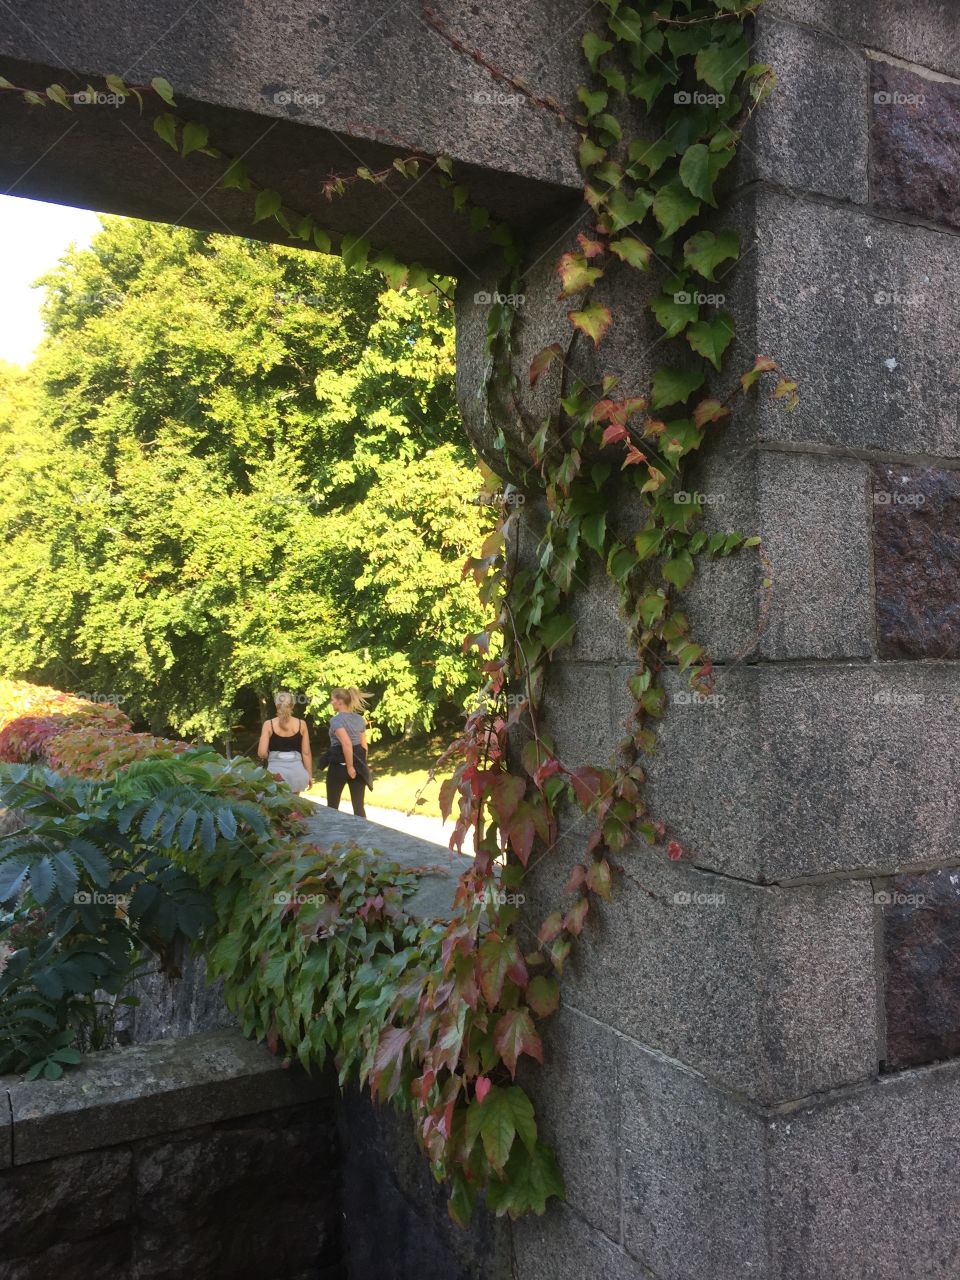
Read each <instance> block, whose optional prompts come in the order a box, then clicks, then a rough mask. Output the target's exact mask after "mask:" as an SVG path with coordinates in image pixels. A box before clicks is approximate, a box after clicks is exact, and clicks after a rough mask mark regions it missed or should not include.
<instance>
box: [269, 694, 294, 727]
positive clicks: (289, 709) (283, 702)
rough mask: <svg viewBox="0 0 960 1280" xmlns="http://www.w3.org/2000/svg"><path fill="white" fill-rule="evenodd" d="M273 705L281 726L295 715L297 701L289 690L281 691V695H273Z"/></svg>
mask: <svg viewBox="0 0 960 1280" xmlns="http://www.w3.org/2000/svg"><path fill="white" fill-rule="evenodd" d="M273 704H274V706H275V707H276V708H277V719H278V720H279V721H280V723H281V724H286V723H287V721H288V720H289V719H290V717H291V716H292V715H293V708H294V707H295V706H296V699H295V698H294V696H293V694H292V693H290V692H289V691H288V690H287V689H281V690H280V691H279V693H275V694H274V695H273Z"/></svg>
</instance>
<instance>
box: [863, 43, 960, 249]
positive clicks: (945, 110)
mask: <svg viewBox="0 0 960 1280" xmlns="http://www.w3.org/2000/svg"><path fill="white" fill-rule="evenodd" d="M871 90H872V97H873V126H872V130H871V139H872V146H873V170H872V172H873V184H874V200H875V202H876V204H877V205H878V206H879V207H880V208H884V209H899V210H902V211H903V212H905V213H913V214H916V215H917V216H918V217H921V218H928V219H929V220H930V221H931V222H945V223H948V224H949V225H950V226H953V227H960V84H945V83H944V82H943V81H940V80H931V79H929V78H928V77H926V76H919V75H916V74H915V73H914V72H912V71H906V70H904V68H903V67H896V66H891V65H890V64H889V63H885V62H873V63H871Z"/></svg>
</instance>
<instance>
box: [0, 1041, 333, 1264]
mask: <svg viewBox="0 0 960 1280" xmlns="http://www.w3.org/2000/svg"><path fill="white" fill-rule="evenodd" d="M334 1088H335V1085H333V1084H332V1083H331V1080H330V1078H329V1077H328V1076H327V1075H324V1076H323V1077H321V1078H318V1079H316V1080H310V1079H309V1078H308V1077H307V1076H305V1075H304V1074H303V1073H302V1072H300V1071H297V1070H290V1071H285V1070H283V1069H282V1067H281V1064H280V1062H279V1060H278V1059H276V1058H274V1057H273V1056H272V1055H271V1054H270V1053H268V1052H267V1050H266V1049H264V1048H263V1047H261V1046H257V1045H254V1044H251V1043H250V1042H249V1041H246V1040H244V1039H243V1038H242V1037H241V1036H240V1035H239V1033H238V1032H235V1031H225V1032H224V1031H220V1032H213V1033H208V1034H204V1035H196V1036H192V1037H188V1038H185V1039H181V1040H178V1041H159V1042H156V1043H154V1044H151V1045H145V1046H138V1047H133V1048H128V1049H122V1050H119V1051H117V1052H114V1053H103V1054H95V1055H93V1056H92V1057H91V1058H90V1059H89V1060H88V1061H87V1062H86V1063H85V1064H84V1065H83V1066H81V1067H79V1068H77V1070H76V1071H72V1072H70V1073H69V1074H68V1075H66V1076H65V1077H64V1078H63V1079H62V1080H59V1081H34V1082H32V1083H22V1082H20V1081H19V1080H16V1079H13V1078H8V1079H3V1080H0V1143H2V1145H0V1277H2V1280H49V1277H51V1276H54V1275H58V1276H65V1277H74V1276H76V1277H81V1276H82V1277H83V1280H134V1277H136V1280H183V1277H185V1276H190V1277H194V1278H196V1280H246V1278H249V1280H262V1278H263V1277H264V1276H269V1277H271V1280H274V1278H275V1280H335V1278H337V1277H342V1276H344V1274H345V1273H344V1271H343V1269H342V1266H341V1251H342V1242H341V1220H340V1179H341V1173H340V1159H339V1145H338V1140H337V1130H336V1120H335V1115H334Z"/></svg>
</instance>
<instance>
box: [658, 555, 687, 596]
mask: <svg viewBox="0 0 960 1280" xmlns="http://www.w3.org/2000/svg"><path fill="white" fill-rule="evenodd" d="M693 569H694V565H693V556H691V554H690V552H689V551H681V552H680V554H679V555H677V556H674V558H673V559H672V560H668V561H667V562H666V564H665V565H664V566H663V570H662V572H663V576H664V577H665V578H666V580H667V581H668V582H672V583H673V585H674V586H675V587H676V588H677V589H678V590H680V591H682V590H683V588H684V587H685V586H686V585H687V583H688V582H689V581H690V579H691V578H692V577H693Z"/></svg>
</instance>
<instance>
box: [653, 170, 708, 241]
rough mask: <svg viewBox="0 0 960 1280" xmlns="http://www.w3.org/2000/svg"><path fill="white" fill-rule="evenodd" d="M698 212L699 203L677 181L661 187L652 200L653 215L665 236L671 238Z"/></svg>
mask: <svg viewBox="0 0 960 1280" xmlns="http://www.w3.org/2000/svg"><path fill="white" fill-rule="evenodd" d="M699 212H700V201H699V200H697V199H695V198H694V197H693V196H692V195H691V194H690V192H689V191H688V190H687V189H686V187H685V186H684V185H683V184H682V183H681V182H679V181H677V180H674V181H673V182H668V183H667V184H666V186H663V187H661V188H660V190H659V191H658V192H657V194H656V195H655V196H654V198H653V215H654V217H655V218H656V220H657V221H658V222H659V223H660V227H661V229H662V230H663V234H664V235H665V236H672V235H673V233H674V232H675V231H677V230H678V229H679V228H680V227H682V226H683V224H684V223H685V222H689V221H690V219H691V218H693V217H696V215H697V214H698V213H699Z"/></svg>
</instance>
